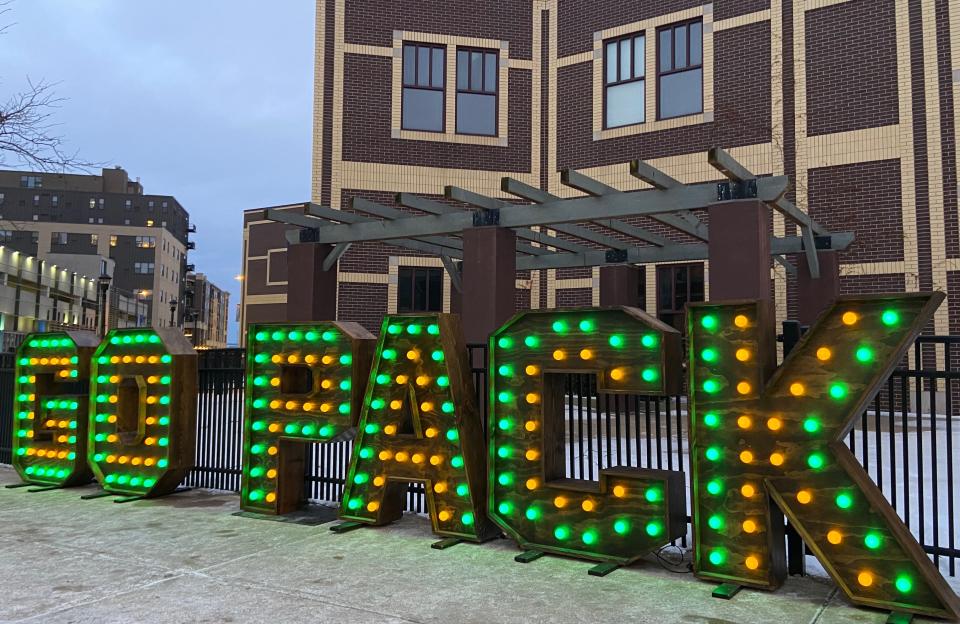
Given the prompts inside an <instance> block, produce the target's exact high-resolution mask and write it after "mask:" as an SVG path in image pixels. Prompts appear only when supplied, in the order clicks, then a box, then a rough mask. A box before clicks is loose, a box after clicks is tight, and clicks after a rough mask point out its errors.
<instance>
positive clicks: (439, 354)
mask: <svg viewBox="0 0 960 624" xmlns="http://www.w3.org/2000/svg"><path fill="white" fill-rule="evenodd" d="M430 358H431V359H432V360H433V361H434V362H442V361H443V351H440V350H437V351H434V352H433V353H431V354H430Z"/></svg>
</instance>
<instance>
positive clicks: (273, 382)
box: [270, 377, 280, 388]
mask: <svg viewBox="0 0 960 624" xmlns="http://www.w3.org/2000/svg"><path fill="white" fill-rule="evenodd" d="M270 385H271V386H273V387H274V388H276V387H278V386H279V385H280V378H279V377H274V378H273V379H271V380H270Z"/></svg>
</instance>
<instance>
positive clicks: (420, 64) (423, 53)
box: [417, 48, 430, 87]
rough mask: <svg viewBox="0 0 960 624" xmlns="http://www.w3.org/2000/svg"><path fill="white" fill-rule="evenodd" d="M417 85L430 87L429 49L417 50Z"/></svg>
mask: <svg viewBox="0 0 960 624" xmlns="http://www.w3.org/2000/svg"><path fill="white" fill-rule="evenodd" d="M417 84H418V85H420V86H421V87H429V86H430V48H417Z"/></svg>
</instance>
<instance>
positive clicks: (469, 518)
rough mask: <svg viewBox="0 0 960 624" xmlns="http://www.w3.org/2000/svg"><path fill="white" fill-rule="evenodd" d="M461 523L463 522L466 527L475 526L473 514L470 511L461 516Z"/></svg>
mask: <svg viewBox="0 0 960 624" xmlns="http://www.w3.org/2000/svg"><path fill="white" fill-rule="evenodd" d="M460 521H461V522H463V525H464V526H471V525H472V524H473V512H470V511H468V512H467V513H465V514H463V515H462V516H460Z"/></svg>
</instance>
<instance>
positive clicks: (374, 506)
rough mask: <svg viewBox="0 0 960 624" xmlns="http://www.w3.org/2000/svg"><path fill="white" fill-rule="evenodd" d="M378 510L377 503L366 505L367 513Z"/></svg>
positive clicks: (372, 502)
mask: <svg viewBox="0 0 960 624" xmlns="http://www.w3.org/2000/svg"><path fill="white" fill-rule="evenodd" d="M378 509H380V503H378V502H377V501H370V502H369V503H367V511H369V512H370V513H373V512H375V511H376V510H378Z"/></svg>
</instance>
